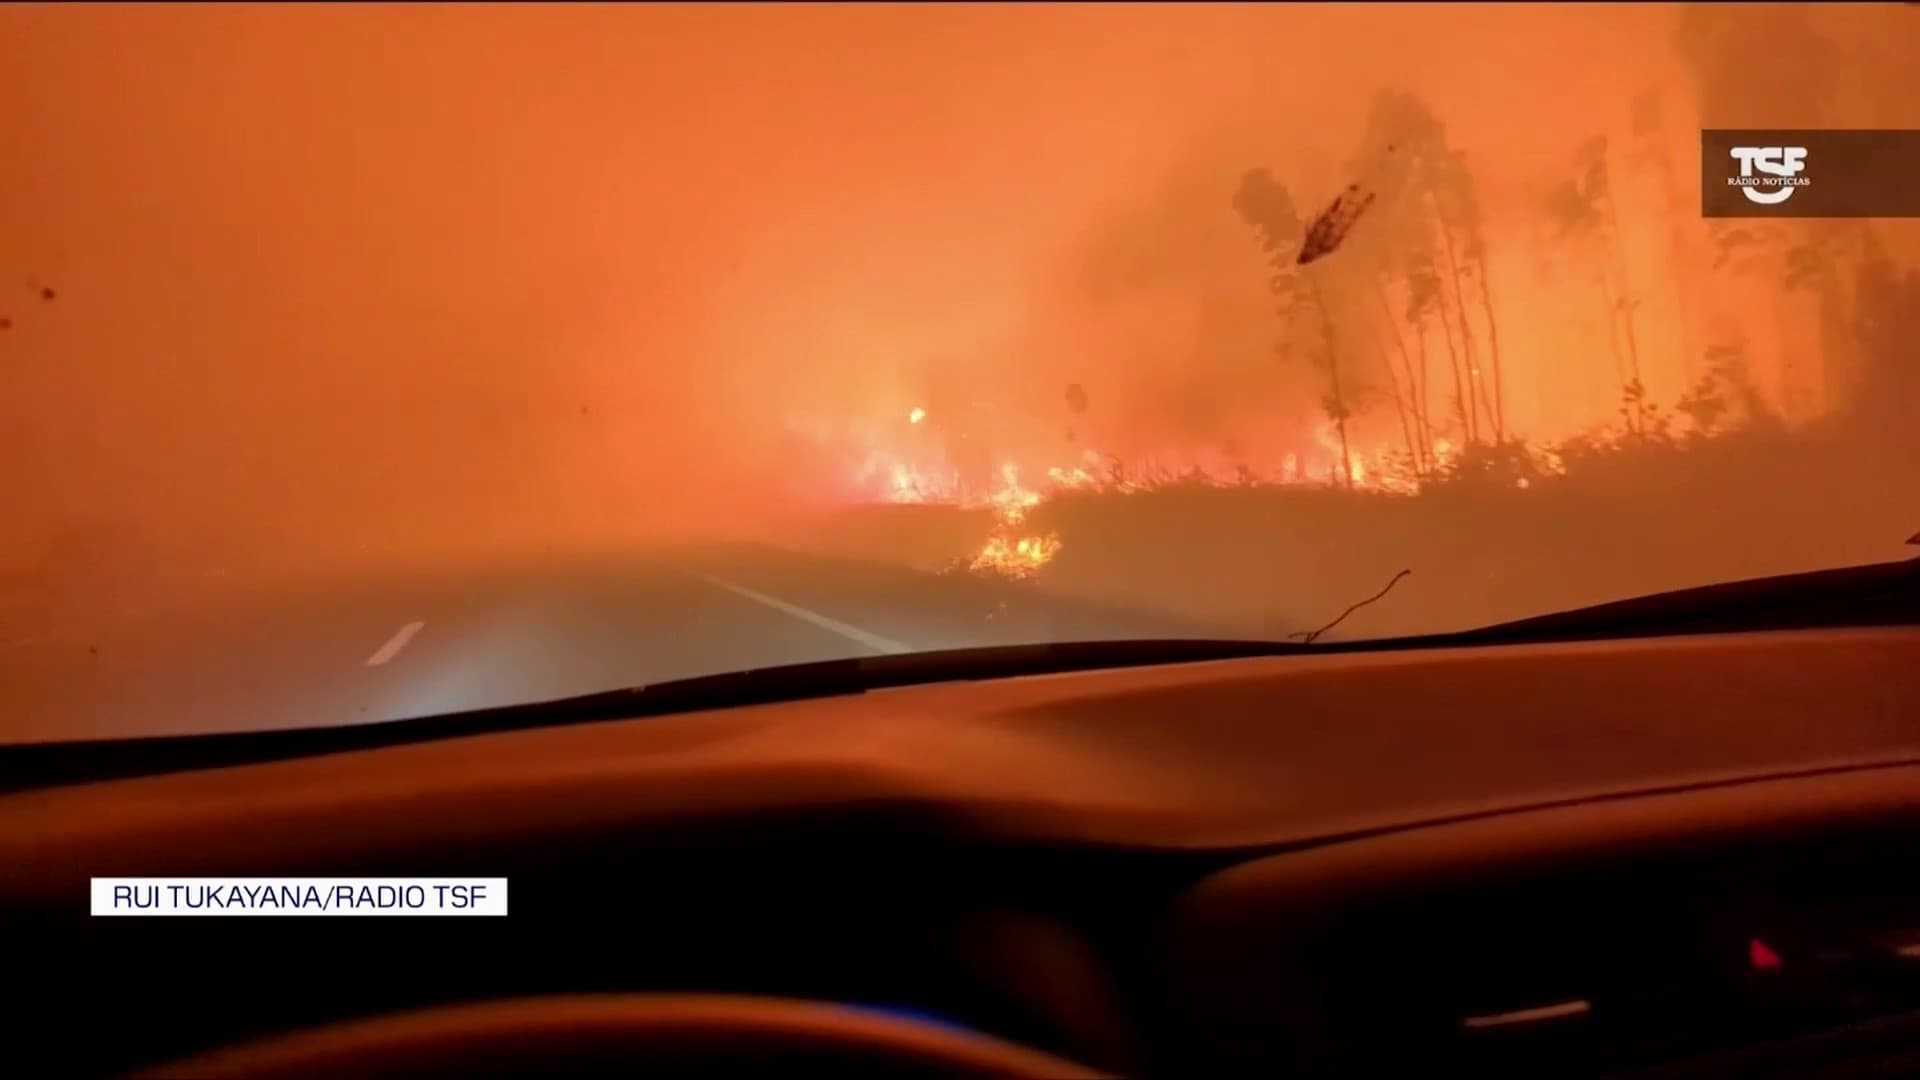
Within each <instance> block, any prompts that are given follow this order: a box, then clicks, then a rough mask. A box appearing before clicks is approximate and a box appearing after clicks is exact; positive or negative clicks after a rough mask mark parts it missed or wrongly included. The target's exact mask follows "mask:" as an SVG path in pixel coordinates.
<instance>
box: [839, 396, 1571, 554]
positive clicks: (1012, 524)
mask: <svg viewBox="0 0 1920 1080" xmlns="http://www.w3.org/2000/svg"><path fill="white" fill-rule="evenodd" d="M894 415H896V416H899V415H901V414H899V413H896V414H894ZM905 417H906V421H907V425H906V427H907V428H910V429H911V435H909V434H908V433H907V431H906V430H905V429H903V428H900V427H897V426H896V427H894V428H892V431H893V432H895V433H897V434H894V435H888V434H887V432H886V425H881V427H880V429H870V430H869V433H868V435H867V437H866V438H865V439H863V440H862V441H864V442H865V443H866V445H867V450H866V452H865V453H864V455H863V456H861V457H860V458H859V459H858V464H857V465H856V467H855V469H854V471H853V476H852V481H853V486H854V497H855V498H856V499H858V500H862V501H873V502H885V503H897V504H916V505H935V506H953V507H959V508H962V509H969V510H984V511H988V512H989V513H990V514H991V517H992V525H991V527H990V528H989V531H988V535H987V537H986V538H985V540H984V541H983V542H982V543H981V545H980V547H979V548H978V549H976V550H975V551H974V552H973V553H972V554H971V555H970V556H967V557H966V558H964V559H962V560H960V561H959V563H958V564H957V565H959V566H963V567H965V568H966V569H968V570H971V571H975V572H980V573H991V574H995V575H999V576H1003V577H1008V578H1013V579H1025V578H1030V577H1032V576H1033V575H1035V574H1037V573H1038V572H1040V571H1041V570H1042V569H1043V568H1044V567H1046V566H1047V565H1048V564H1049V563H1051V562H1052V561H1053V560H1054V559H1055V557H1056V556H1058V554H1059V553H1060V550H1061V548H1062V546H1063V545H1062V541H1061V538H1060V536H1059V534H1058V533H1057V532H1054V531H1049V530H1045V529H1036V528H1034V527H1033V525H1034V521H1033V518H1034V515H1035V512H1036V511H1037V510H1038V509H1039V508H1041V507H1042V506H1044V505H1046V504H1047V502H1048V501H1049V500H1051V499H1052V498H1054V497H1055V496H1057V495H1060V494H1062V493H1067V492H1099V493H1115V494H1119V493H1128V492H1139V491H1149V490H1153V489H1155V488H1162V487H1168V486H1171V485H1176V484H1200V485H1206V486H1213V487H1267V488H1273V487H1322V488H1324V487H1327V486H1329V485H1333V486H1343V487H1347V488H1351V489H1353V490H1356V491H1364V492H1369V493H1373V494H1376V495H1393V496H1407V495H1415V494H1418V493H1419V491H1420V487H1421V483H1422V476H1421V474H1420V470H1418V469H1416V468H1414V467H1413V464H1412V462H1411V460H1410V459H1411V457H1412V455H1411V454H1410V453H1409V452H1408V450H1407V449H1406V448H1405V447H1404V446H1401V445H1399V444H1397V443H1381V444H1375V445H1367V446H1352V447H1348V448H1347V449H1346V450H1345V451H1343V450H1342V448H1341V445H1340V442H1339V439H1338V437H1337V433H1336V432H1335V430H1334V429H1333V427H1332V426H1331V425H1322V426H1321V427H1319V428H1318V429H1316V430H1314V431H1313V432H1312V433H1311V442H1305V443H1303V444H1302V445H1301V446H1300V447H1299V449H1296V450H1289V451H1286V452H1284V453H1280V454H1277V455H1276V456H1275V459H1274V460H1272V461H1271V462H1270V463H1269V464H1268V465H1267V466H1266V467H1264V468H1262V467H1256V466H1255V465H1252V464H1249V463H1248V462H1247V461H1245V460H1241V458H1242V457H1243V456H1244V455H1237V454H1235V455H1226V454H1218V453H1200V454H1191V455H1155V456H1154V457H1152V458H1150V459H1147V460H1145V461H1143V462H1140V463H1137V464H1135V465H1131V466H1129V465H1126V464H1124V463H1122V462H1120V461H1119V460H1117V459H1115V458H1113V457H1111V456H1109V455H1106V454H1102V453H1100V452H1098V451H1095V450H1090V449H1085V448H1081V449H1080V450H1078V451H1077V453H1076V454H1075V455H1074V456H1072V457H1069V458H1068V459H1066V460H1064V461H1056V462H1054V463H1051V464H1047V463H1044V458H1043V459H1041V460H1039V461H1036V460H1033V459H1032V458H1031V457H1029V458H1028V459H1027V460H1010V459H1004V458H1003V459H1002V460H1001V461H1000V463H999V464H998V466H997V467H996V468H994V469H993V470H992V472H991V473H990V474H989V475H988V476H986V477H981V476H979V475H978V474H975V476H974V477H972V478H969V477H967V476H966V475H964V474H963V470H962V469H961V468H959V467H958V466H957V465H955V464H954V462H953V461H952V460H950V459H949V457H948V454H947V450H948V449H949V447H950V446H951V445H953V444H947V443H943V442H942V441H941V440H942V439H943V438H944V436H943V433H942V432H941V430H940V427H939V425H938V424H935V423H931V422H929V414H928V412H927V410H926V409H924V408H922V407H920V406H914V407H912V408H910V409H907V410H906V411H905ZM893 423H894V424H895V425H898V424H899V421H898V420H895V421H894V422H893ZM1526 453H1527V455H1528V458H1527V466H1528V468H1529V469H1530V471H1531V473H1532V474H1533V475H1534V476H1536V477H1544V476H1552V475H1556V474H1559V473H1562V472H1565V471H1566V464H1565V462H1564V461H1563V460H1562V459H1561V458H1560V456H1559V455H1558V454H1556V453H1554V452H1552V451H1550V450H1529V451H1526ZM1036 456H1037V455H1036ZM1423 456H1424V457H1425V459H1426V466H1427V467H1428V468H1434V469H1443V470H1444V469H1449V468H1452V467H1453V466H1455V465H1456V464H1458V463H1459V462H1460V460H1461V448H1460V447H1459V446H1457V445H1456V444H1454V443H1453V442H1451V441H1449V440H1448V439H1445V438H1436V439H1435V440H1434V441H1433V443H1432V445H1431V446H1429V447H1427V448H1426V449H1425V450H1424V451H1423ZM1343 461H1344V462H1345V468H1346V479H1345V482H1344V483H1342V481H1341V477H1340V472H1341V465H1342V462H1343ZM1029 476H1031V477H1036V478H1038V479H1036V480H1034V481H1031V482H1029V481H1028V480H1026V479H1025V478H1026V477H1029ZM1513 485H1514V486H1515V487H1516V488H1521V489H1528V488H1531V487H1533V486H1535V484H1534V481H1532V480H1529V479H1527V478H1526V477H1525V476H1524V475H1523V476H1521V477H1518V478H1516V479H1515V480H1514V481H1513Z"/></svg>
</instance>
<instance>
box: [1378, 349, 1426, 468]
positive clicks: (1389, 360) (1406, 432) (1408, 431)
mask: <svg viewBox="0 0 1920 1080" xmlns="http://www.w3.org/2000/svg"><path fill="white" fill-rule="evenodd" d="M1367 329H1368V332H1369V336H1371V337H1372V338H1373V347H1374V349H1375V350H1376V351H1378V352H1379V353H1380V363H1381V364H1382V366H1384V367H1385V368H1386V369H1387V389H1388V390H1389V391H1390V392H1391V393H1392V394H1393V411H1394V412H1395V413H1398V414H1399V416H1400V434H1401V436H1402V437H1404V438H1405V439H1406V441H1407V454H1408V455H1409V457H1411V459H1412V461H1413V468H1414V472H1415V474H1416V475H1417V474H1418V473H1419V470H1420V451H1419V444H1418V443H1416V442H1414V439H1413V422H1412V421H1411V420H1409V419H1408V415H1407V401H1406V399H1405V398H1404V397H1402V396H1401V394H1400V376H1398V375H1396V374H1394V370H1393V357H1392V356H1391V355H1389V354H1388V352H1387V344H1386V342H1384V341H1382V340H1380V330H1379V328H1378V327H1376V326H1374V325H1373V324H1372V323H1371V322H1369V323H1368V324H1367Z"/></svg>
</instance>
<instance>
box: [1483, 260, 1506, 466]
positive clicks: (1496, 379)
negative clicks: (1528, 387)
mask: <svg viewBox="0 0 1920 1080" xmlns="http://www.w3.org/2000/svg"><path fill="white" fill-rule="evenodd" d="M1482 243H1483V245H1484V240H1483V241H1482ZM1479 263H1480V308H1481V310H1482V311H1483V312H1485V313H1486V317H1487V349H1488V351H1489V352H1490V353H1491V354H1492V360H1493V441H1494V442H1497V443H1505V442H1506V441H1507V407H1506V402H1505V400H1504V390H1503V387H1502V385H1501V380H1500V324H1499V323H1498V322H1496V321H1495V320H1494V317H1493V285H1492V283H1491V282H1490V280H1489V279H1488V277H1487V254H1486V251H1485V250H1484V247H1483V249H1482V250H1481V252H1480V257H1479Z"/></svg>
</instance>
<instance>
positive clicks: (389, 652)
mask: <svg viewBox="0 0 1920 1080" xmlns="http://www.w3.org/2000/svg"><path fill="white" fill-rule="evenodd" d="M425 625H427V624H426V623H424V622H410V623H408V624H407V625H405V626H403V627H401V628H400V629H399V630H397V631H395V632H394V635H393V636H392V637H390V638H388V639H387V643H386V644H385V645H382V646H380V648H379V649H377V650H375V651H374V654H373V655H372V656H369V657H367V666H368V667H380V666H381V665H383V664H385V663H386V662H387V661H389V660H391V659H393V658H394V657H396V656H399V655H400V650H401V649H404V648H406V647H407V642H409V641H412V640H413V635H415V634H417V633H419V632H420V628H421V627H423V626H425Z"/></svg>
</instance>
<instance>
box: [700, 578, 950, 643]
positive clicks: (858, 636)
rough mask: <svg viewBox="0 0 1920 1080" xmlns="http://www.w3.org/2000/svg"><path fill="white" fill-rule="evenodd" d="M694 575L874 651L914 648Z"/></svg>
mask: <svg viewBox="0 0 1920 1080" xmlns="http://www.w3.org/2000/svg"><path fill="white" fill-rule="evenodd" d="M694 576H695V577H698V578H699V579H700V580H702V581H704V582H706V583H707V584H709V585H713V586H715V587H718V588H722V589H725V590H727V591H728V592H730V593H733V594H734V595H736V596H744V597H746V598H747V599H749V600H752V601H754V602H755V603H758V604H763V605H765V606H767V607H770V608H772V609H773V610H775V611H778V612H782V613H784V614H787V615H791V616H793V617H794V618H796V619H799V620H801V621H802V622H807V623H812V624H813V625H814V626H817V627H819V628H820V629H822V630H825V631H828V632H829V633H834V634H838V635H840V636H841V637H843V638H846V639H847V640H849V641H853V642H857V643H859V644H861V645H864V646H866V647H867V648H869V649H872V650H873V651H875V652H880V653H909V652H916V651H917V650H916V649H914V647H913V646H911V645H907V644H904V643H902V642H898V641H895V640H893V639H892V638H888V637H881V636H880V635H879V634H874V633H869V632H867V631H865V630H862V629H860V628H859V627H857V626H853V625H850V624H848V623H843V622H841V621H840V620H839V619H834V618H829V617H828V616H825V615H822V614H820V613H819V612H817V611H811V610H809V609H807V608H803V607H801V606H800V605H798V604H789V603H787V602H786V601H785V600H782V599H780V598H779V597H777V596H768V595H767V594H766V593H763V592H756V591H754V590H753V589H749V588H747V587H746V586H745V585H737V584H735V583H733V582H731V581H728V580H726V579H725V578H717V577H714V576H713V575H711V574H695V575H694Z"/></svg>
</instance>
